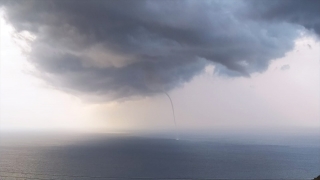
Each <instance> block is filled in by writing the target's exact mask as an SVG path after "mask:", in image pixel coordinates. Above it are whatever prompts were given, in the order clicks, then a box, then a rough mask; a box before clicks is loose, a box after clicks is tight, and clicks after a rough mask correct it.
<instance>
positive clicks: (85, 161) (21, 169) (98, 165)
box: [0, 134, 320, 180]
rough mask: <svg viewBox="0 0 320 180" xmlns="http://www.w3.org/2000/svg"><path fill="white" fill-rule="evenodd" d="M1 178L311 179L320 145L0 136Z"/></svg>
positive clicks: (319, 167)
mask: <svg viewBox="0 0 320 180" xmlns="http://www.w3.org/2000/svg"><path fill="white" fill-rule="evenodd" d="M0 140H1V141H0V179H1V180H11V179H12V180H16V179H25V180H29V179H41V180H47V179H52V180H75V179H79V180H92V179H121V180H122V179H123V180H124V179H163V180H166V179H224V180H227V179H238V180H239V179H256V180H260V179H261V180H262V179H264V180H266V179H270V180H271V179H275V180H276V179H309V180H311V179H313V178H315V177H316V176H318V175H320V147H315V146H290V145H268V144H262V145H257V144H250V143H248V144H246V143H230V142H214V141H205V140H190V139H180V140H176V139H174V138H171V139H170V138H155V137H141V136H129V135H122V134H116V135H114V134H112V135H101V136H100V135H99V136H72V138H71V136H70V137H69V136H68V135H59V136H56V135H51V136H48V137H47V136H42V135H29V136H21V135H20V136H18V135H17V136H12V135H2V137H1V138H0Z"/></svg>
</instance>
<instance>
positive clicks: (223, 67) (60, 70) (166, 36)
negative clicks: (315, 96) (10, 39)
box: [5, 0, 317, 99]
mask: <svg viewBox="0 0 320 180" xmlns="http://www.w3.org/2000/svg"><path fill="white" fill-rule="evenodd" d="M248 2H249V1H248ZM263 3H266V2H263ZM271 4H275V5H270V6H268V7H269V8H270V9H271V8H274V7H276V6H278V5H277V3H274V2H272V3H271ZM5 7H6V17H7V19H8V21H9V22H10V23H11V24H12V25H13V26H14V27H15V28H16V30H17V31H18V32H19V31H29V32H31V33H33V34H34V35H36V37H37V38H36V39H35V40H34V41H33V42H32V44H31V47H32V51H31V52H30V53H29V59H30V62H32V63H33V64H34V65H35V66H36V67H37V69H38V70H39V73H40V76H41V77H42V78H44V79H45V80H47V81H48V82H49V83H50V84H52V85H54V86H55V87H57V88H59V89H64V90H67V91H73V92H77V93H81V94H88V95H98V96H108V97H109V98H111V99H119V98H127V97H131V96H146V95H150V94H152V93H154V92H160V91H163V90H170V89H172V88H174V87H176V86H178V85H180V84H182V83H184V82H187V81H189V80H190V79H192V77H194V76H195V75H196V74H198V73H200V72H201V71H202V70H203V68H204V66H205V65H206V64H207V63H210V62H212V63H215V64H217V73H218V74H223V75H228V76H247V77H249V76H250V74H251V73H253V72H263V71H264V70H266V68H267V67H268V64H269V62H270V61H271V60H272V59H275V58H280V57H282V56H284V54H285V53H286V52H288V51H289V50H291V49H292V48H293V42H294V40H295V39H296V37H297V36H298V31H297V29H298V26H297V25H295V24H292V23H291V22H294V23H295V21H294V20H290V21H288V22H289V23H282V22H269V21H266V20H265V19H272V17H269V15H268V11H267V9H263V7H262V6H260V5H259V4H258V5H257V4H256V3H254V2H250V3H249V4H248V3H247V1H244V2H241V1H156V0H154V1H142V0H136V1H119V0H117V1H112V0H110V1H106V0H102V1H98V0H97V1H71V0H68V1H60V0H55V1H50V0H45V1H42V0H39V1H30V0H25V1H7V2H6V3H5ZM255 7H258V8H261V9H263V16H264V17H265V18H261V19H259V18H255V17H249V16H244V15H243V13H241V12H243V11H245V12H250V13H251V14H255V13H256V11H255V9H254V8H255ZM279 7H281V6H279ZM281 17H282V16H281ZM283 19H284V20H286V18H285V17H283ZM300 21H302V20H299V22H300ZM300 24H301V23H300ZM315 31H317V30H316V28H315Z"/></svg>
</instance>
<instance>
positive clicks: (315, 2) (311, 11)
mask: <svg viewBox="0 0 320 180" xmlns="http://www.w3.org/2000/svg"><path fill="white" fill-rule="evenodd" d="M248 5H249V6H248V8H249V9H252V10H251V11H249V16H252V15H254V16H255V17H257V18H261V19H266V20H270V21H274V22H280V21H282V22H290V23H295V24H299V25H301V26H303V27H305V28H306V29H308V30H311V31H314V32H315V33H316V34H317V35H318V36H319V35H320V18H319V17H320V1H319V0H292V1H291V0H260V1H251V2H250V3H248ZM252 12H254V13H252Z"/></svg>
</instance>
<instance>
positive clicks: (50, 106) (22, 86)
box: [0, 0, 320, 179]
mask: <svg viewBox="0 0 320 180" xmlns="http://www.w3.org/2000/svg"><path fill="white" fill-rule="evenodd" d="M0 20H1V26H0V27H1V28H0V30H1V31H0V33H1V37H0V38H1V40H0V41H1V46H0V49H1V55H0V103H1V104H0V131H1V133H3V134H6V133H9V134H10V133H11V134H12V133H13V134H15V133H16V134H15V136H14V137H15V138H13V137H10V138H7V139H6V137H7V136H8V137H9V135H2V136H1V137H2V143H3V146H4V147H6V146H7V145H4V144H6V143H8V142H9V141H11V140H14V141H15V140H16V143H18V144H19V143H23V142H24V139H21V138H20V139H19V138H17V137H18V135H17V134H19V133H23V132H28V133H29V132H37V133H43V132H46V133H58V134H60V135H59V138H60V136H61V137H63V138H61V139H64V141H65V142H69V141H68V140H67V139H68V138H67V135H64V134H65V133H67V134H72V136H74V135H75V134H83V133H87V134H126V135H128V134H130V135H142V134H143V136H144V137H148V138H151V137H155V136H157V137H165V138H169V139H175V138H177V136H180V138H181V139H206V140H208V139H211V140H216V141H219V142H241V143H247V144H252V143H255V144H269V145H295V146H296V145H299V146H308V147H320V143H319V142H320V138H319V137H320V111H319V108H320V97H319V96H320V73H319V72H320V70H319V68H320V64H319V62H320V41H319V40H320V1H317V0H306V1H302V0H295V1H285V0H278V1H276V0H270V1H269V0H257V1H253V0H225V1H218V0H201V1H196V0H183V1H182V0H170V1H169V0H168V1H167V0H161V1H160V0H133V1H128V0H117V1H115V0H96V1H82V0H80V1H79V0H66V1H62V0H24V1H19V0H12V1H10V0H0ZM171 103H172V104H171ZM31 136H32V137H33V135H31ZM49 136H50V137H51V135H49ZM103 136H104V135H103ZM35 137H36V136H35ZM84 137H85V138H84ZM90 137H91V135H90V136H89V135H88V136H86V135H84V136H83V139H86V140H88V139H89V140H88V141H91V138H90ZM33 138H34V137H33ZM59 138H58V136H57V139H59ZM70 138H71V137H70ZM8 139H9V140H8ZM27 139H29V140H30V141H31V139H32V138H27ZM36 139H37V138H36ZM53 139H54V138H53ZM57 139H55V140H57ZM71 139H72V138H71ZM75 139H77V138H75ZM80 139H81V138H80ZM37 140H39V141H37V142H41V143H44V144H46V143H48V144H54V142H55V141H54V140H52V139H51V140H52V141H46V140H43V141H42V140H41V141H40V139H39V138H38V139H37ZM92 141H93V140H92ZM122 141H123V142H125V143H128V142H130V143H131V141H129V140H128V141H127V140H123V139H122V140H119V142H122ZM70 142H71V140H70ZM94 142H95V141H94ZM115 142H117V141H116V140H115ZM139 143H140V145H141V147H142V144H143V145H144V143H146V144H148V143H150V142H144V141H143V142H140V141H139ZM139 143H138V144H139ZM197 143H199V142H197ZM67 144H68V143H67ZM98 144H99V143H98ZM151 144H152V143H151ZM155 144H156V145H155ZM155 144H153V145H154V146H155V148H154V149H158V148H156V147H157V146H158V144H157V143H155ZM20 145H21V144H20ZM154 146H152V147H154ZM176 146H178V145H177V144H175V145H170V146H168V147H170V148H173V149H174V148H177V147H176ZM195 146H199V147H201V148H202V147H204V148H209V149H210V148H211V146H210V147H209V145H208V146H207V145H203V144H198V145H190V144H188V145H183V147H188V148H191V147H195ZM108 147H109V146H108ZM112 147H113V146H112ZM117 147H118V146H117ZM143 147H144V146H143ZM163 147H165V146H164V145H163ZM166 147H167V145H166ZM179 147H180V146H179ZM181 147H182V146H181ZM219 147H220V146H219ZM219 147H218V148H217V149H219ZM130 148H133V149H134V145H133V144H130V146H129V145H128V149H129V150H130ZM170 148H169V149H170ZM75 149H76V148H75ZM80 149H81V148H80ZM160 149H161V148H160ZM222 149H223V148H222ZM249 149H250V148H249ZM109 150H110V149H109ZM109 150H107V152H109ZM129 150H128V152H129ZM251 150H252V149H251ZM10 151H11V150H10ZM70 151H71V150H70ZM150 151H151V150H150ZM195 151H196V150H195ZM272 151H273V150H272ZM3 152H5V150H3ZM6 152H9V150H8V151H6ZM41 152H42V151H41ZM66 152H67V151H66ZM68 152H69V149H68ZM77 152H78V151H77ZM79 152H80V150H79ZM99 152H100V151H99ZM112 152H113V151H112V150H110V153H111V154H112ZM121 152H122V151H121ZM130 152H131V151H130ZM133 152H135V151H134V150H133ZM192 152H193V151H192ZM201 152H202V151H201ZM203 152H206V151H203ZM219 152H220V151H219ZM221 152H224V151H223V150H221ZM246 152H247V151H246ZM259 152H260V151H259ZM261 152H262V151H261ZM263 152H264V151H263ZM275 152H278V151H276V150H275ZM297 152H298V151H297ZM301 152H302V151H301ZM303 152H304V153H305V152H309V153H305V154H304V155H306V154H308V155H310V157H309V156H308V157H306V158H307V159H309V160H310V159H312V157H311V154H312V156H316V155H318V157H316V158H315V161H314V162H312V163H313V165H312V167H313V169H317V168H318V167H320V155H319V153H318V152H319V149H317V150H314V149H313V150H312V151H311V150H310V151H309V150H308V151H303ZM126 153H127V151H126ZM159 153H160V152H159ZM299 153H300V151H299ZM317 153H318V154H317ZM4 154H5V153H4ZM102 154H103V153H102ZM102 154H101V156H103V155H102ZM218 154H219V153H218ZM302 154H303V153H302ZM126 155H127V154H126ZM159 156H160V155H159ZM248 156H250V155H248ZM266 156H267V155H266ZM7 157H9V156H7ZM10 157H11V156H10ZM46 157H47V156H46ZM50 157H51V156H50ZM68 157H69V156H68ZM70 157H71V156H70ZM213 157H215V156H213ZM296 157H298V156H295V157H292V158H291V156H290V159H291V160H292V161H294V159H295V158H296ZM119 158H120V157H119ZM185 158H186V159H188V158H189V156H187V155H185ZM62 159H63V158H62ZM120 159H121V158H120ZM249 159H250V158H249ZM110 161H111V160H110ZM248 161H249V160H248ZM7 162H9V160H7ZM10 162H11V161H10ZM26 162H27V161H26ZM72 162H73V161H72ZM84 162H87V161H84ZM112 162H113V161H112ZM116 162H117V163H119V162H120V161H116ZM121 162H122V161H121ZM123 162H126V161H125V160H123ZM137 162H139V163H140V164H143V165H145V166H146V167H147V166H148V165H146V164H144V163H143V162H140V160H137ZM188 162H189V161H188ZM190 162H191V160H190ZM197 162H199V163H200V162H201V161H200V160H199V161H197ZM288 162H289V161H288ZM299 162H300V161H299ZM301 162H304V163H305V162H309V161H307V160H305V161H304V160H303V161H302V160H301ZM310 162H311V161H310ZM286 163H287V161H286ZM120 164H121V163H120ZM133 164H134V163H133ZM160 164H161V163H160ZM163 164H164V167H165V164H166V163H165V162H163ZM173 164H174V163H173ZM191 164H192V163H191ZM195 164H197V163H196V162H195ZM200 164H201V163H200ZM231 164H232V163H231ZM288 164H292V163H288ZM293 164H294V163H293ZM0 165H1V162H0ZM295 165H296V166H295V167H296V168H297V167H298V166H299V167H300V165H301V167H302V166H306V167H307V166H308V167H309V166H310V167H311V165H306V164H298V163H297V164H295ZM12 166H13V165H12ZM200 166H201V165H200ZM284 166H285V165H284ZM177 167H180V166H179V165H177ZM188 167H189V166H188ZM228 167H231V169H232V167H233V166H229V165H228ZM270 167H271V166H270ZM288 167H289V166H287V168H288ZM290 167H291V166H290ZM106 168H107V169H108V167H106ZM190 168H191V165H190ZM206 168H207V167H203V169H206ZM186 169H188V168H186ZM186 169H183V168H182V169H181V173H182V172H184V171H187V170H186ZM191 169H192V168H191ZM235 169H237V168H235ZM262 169H264V168H262ZM267 169H268V168H267ZM310 169H312V168H310ZM108 170H110V169H108ZM207 170H208V172H209V169H207ZM270 171H272V172H273V170H272V168H271V169H269V172H270ZM274 171H275V170H274ZM53 172H54V171H53ZM59 172H60V171H59ZM70 172H71V171H70ZM72 172H73V171H72ZM74 172H76V171H74ZM108 172H109V171H108ZM110 172H111V170H110ZM139 172H140V171H138V170H137V171H134V173H133V174H130V173H128V172H126V173H128V174H127V175H128V176H135V175H137V176H139V175H140V174H139ZM166 172H168V171H166ZM179 172H180V170H177V171H175V173H176V174H179ZM219 172H220V171H219ZM221 172H222V171H221ZM234 172H235V174H234V176H230V177H229V176H223V175H221V176H220V175H219V173H218V175H217V176H214V175H213V174H210V173H208V174H205V173H204V174H202V171H200V170H199V172H197V173H195V174H189V175H188V177H198V176H200V174H201V176H200V177H202V178H206V177H216V178H224V177H226V178H227V179H228V178H238V177H240V178H241V177H242V178H247V177H251V175H248V176H247V175H244V174H240V175H239V174H236V173H237V171H234ZM256 172H260V170H257V171H256ZM284 172H285V171H283V172H281V173H278V174H277V175H275V176H270V178H291V179H292V178H294V177H293V176H290V175H288V174H286V173H284ZM286 172H287V171H286ZM288 172H289V171H288ZM290 172H291V171H290ZM297 172H299V173H300V174H301V176H299V177H301V178H306V177H308V178H309V179H310V178H311V176H312V177H315V176H316V175H319V174H320V172H319V173H318V174H316V173H315V172H317V171H315V170H312V172H311V171H310V173H309V172H308V173H309V174H307V173H306V174H303V172H307V170H305V171H303V170H301V172H300V171H297ZM103 173H106V172H103ZM112 173H115V171H112ZM112 173H111V174H112ZM117 173H118V172H116V173H115V175H117ZM119 173H120V172H119ZM135 173H137V174H135ZM148 173H150V174H147V175H146V176H147V177H149V176H150V177H156V176H154V174H152V173H153V171H152V170H150V171H148ZM89 174H90V173H89ZM120 174H121V173H120ZM182 174H183V173H182ZM222 174H223V173H222ZM258 174H259V173H258ZM261 174H263V171H262V170H261V173H260V175H261ZM289 174H290V173H289ZM0 175H1V173H0ZM168 176H169V175H168ZM0 177H1V176H0ZM174 177H177V176H174ZM179 177H184V176H180V175H179ZM186 177H187V176H186ZM252 177H256V178H258V179H259V178H262V179H263V177H260V176H252ZM267 178H269V176H267Z"/></svg>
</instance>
